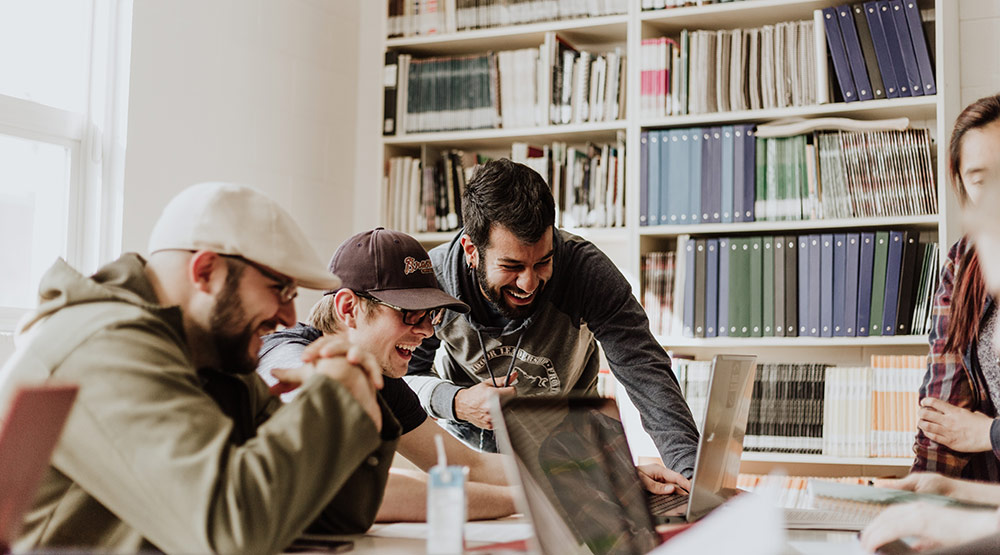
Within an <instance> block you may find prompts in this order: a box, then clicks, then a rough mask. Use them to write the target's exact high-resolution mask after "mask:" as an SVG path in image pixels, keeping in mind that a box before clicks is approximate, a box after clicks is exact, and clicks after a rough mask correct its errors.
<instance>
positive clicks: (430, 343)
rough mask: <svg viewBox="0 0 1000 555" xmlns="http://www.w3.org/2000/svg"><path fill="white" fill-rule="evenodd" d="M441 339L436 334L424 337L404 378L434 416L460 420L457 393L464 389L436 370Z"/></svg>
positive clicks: (423, 405) (424, 406) (414, 352)
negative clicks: (435, 356) (435, 361)
mask: <svg viewBox="0 0 1000 555" xmlns="http://www.w3.org/2000/svg"><path fill="white" fill-rule="evenodd" d="M440 345H441V340H440V339H438V338H437V337H435V336H433V335H432V336H430V337H428V338H427V339H424V341H423V343H421V344H420V346H419V347H417V349H416V350H415V351H413V358H412V359H411V360H410V365H409V368H408V370H407V374H406V376H404V377H403V379H404V380H405V381H406V384H407V385H409V386H410V389H412V390H413V391H414V392H415V393H416V394H417V397H418V398H420V406H422V407H423V408H424V410H425V411H427V414H429V415H431V416H433V417H434V418H444V419H446V420H458V417H457V416H455V395H456V394H457V393H458V391H459V390H461V389H463V388H462V387H461V386H457V385H455V384H453V383H451V382H450V381H448V380H443V379H441V376H439V375H438V374H437V372H435V371H434V355H435V354H436V353H437V350H438V347H439V346H440Z"/></svg>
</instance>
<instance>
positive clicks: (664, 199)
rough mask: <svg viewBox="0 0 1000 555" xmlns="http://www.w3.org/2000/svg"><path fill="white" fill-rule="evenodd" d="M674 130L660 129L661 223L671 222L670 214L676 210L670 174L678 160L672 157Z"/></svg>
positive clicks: (675, 169) (674, 169) (675, 168)
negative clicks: (671, 142) (671, 141)
mask: <svg viewBox="0 0 1000 555" xmlns="http://www.w3.org/2000/svg"><path fill="white" fill-rule="evenodd" d="M673 134H674V132H673V131H666V130H663V131H660V183H659V186H660V221H659V222H658V223H659V225H666V224H668V223H670V214H671V213H672V212H674V210H676V209H675V208H674V207H673V195H672V194H671V191H670V176H671V175H673V173H674V172H675V171H677V166H679V165H680V164H678V161H677V160H676V159H673V158H671V157H670V154H671V147H670V140H671V138H672V137H673Z"/></svg>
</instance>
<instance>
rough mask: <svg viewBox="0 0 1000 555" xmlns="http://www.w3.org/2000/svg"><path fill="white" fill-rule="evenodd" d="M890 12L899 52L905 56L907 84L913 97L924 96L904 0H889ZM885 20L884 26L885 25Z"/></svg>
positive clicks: (904, 65) (904, 66) (904, 67)
mask: <svg viewBox="0 0 1000 555" xmlns="http://www.w3.org/2000/svg"><path fill="white" fill-rule="evenodd" d="M889 12H890V13H892V22H893V24H895V26H896V36H897V37H898V38H899V50H900V52H902V54H903V69H904V70H905V72H906V82H907V84H909V85H910V94H911V95H912V96H923V95H924V87H923V86H922V85H921V82H920V68H919V67H918V66H917V55H916V54H915V53H914V52H913V40H912V39H911V38H910V29H909V25H908V24H907V23H906V10H904V9H903V0H889ZM884 21H885V20H884V19H883V25H884V24H885V22H884Z"/></svg>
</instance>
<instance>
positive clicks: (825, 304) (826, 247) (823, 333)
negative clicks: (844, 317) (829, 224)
mask: <svg viewBox="0 0 1000 555" xmlns="http://www.w3.org/2000/svg"><path fill="white" fill-rule="evenodd" d="M819 252H820V255H819V256H820V264H819V273H820V278H819V280H820V281H819V288H820V292H819V335H820V337H833V273H834V271H835V270H834V268H833V235H831V234H829V233H825V234H823V235H820V237H819Z"/></svg>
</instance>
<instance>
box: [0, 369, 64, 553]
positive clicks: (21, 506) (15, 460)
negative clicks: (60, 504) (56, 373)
mask: <svg viewBox="0 0 1000 555" xmlns="http://www.w3.org/2000/svg"><path fill="white" fill-rule="evenodd" d="M76 392H77V386H75V385H55V384H45V385H35V386H21V387H19V388H18V389H17V390H16V391H15V392H14V394H13V396H12V397H11V401H10V404H9V405H8V408H7V412H6V414H5V415H4V416H3V420H2V422H0V553H5V552H7V550H9V549H10V547H11V546H12V545H13V543H14V540H15V539H17V536H18V534H19V533H20V531H21V525H22V524H23V521H24V513H25V511H27V510H28V508H29V507H31V503H32V501H33V500H34V495H35V490H36V489H37V488H38V484H39V482H40V481H41V479H42V475H43V474H44V473H45V470H46V469H47V468H48V466H49V459H50V458H51V457H52V451H53V450H55V447H56V443H57V442H58V441H59V436H60V435H61V433H62V429H63V425H64V424H65V423H66V417H67V416H69V410H70V408H71V407H72V406H73V401H74V400H75V399H76Z"/></svg>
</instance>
